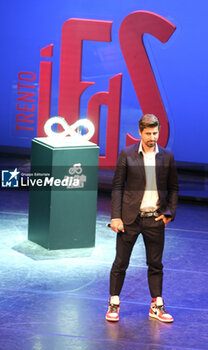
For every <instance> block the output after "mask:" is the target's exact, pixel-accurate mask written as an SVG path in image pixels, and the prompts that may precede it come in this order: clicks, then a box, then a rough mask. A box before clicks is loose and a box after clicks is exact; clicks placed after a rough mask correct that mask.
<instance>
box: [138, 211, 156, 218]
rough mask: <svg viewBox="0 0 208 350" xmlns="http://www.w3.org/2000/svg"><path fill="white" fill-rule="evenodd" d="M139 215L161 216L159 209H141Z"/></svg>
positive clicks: (146, 216) (148, 216)
mask: <svg viewBox="0 0 208 350" xmlns="http://www.w3.org/2000/svg"><path fill="white" fill-rule="evenodd" d="M139 216H141V218H150V217H151V216H154V217H158V216H160V213H158V211H157V210H156V211H140V213H139Z"/></svg>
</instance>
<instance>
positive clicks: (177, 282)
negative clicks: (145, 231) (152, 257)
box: [0, 190, 208, 350]
mask: <svg viewBox="0 0 208 350" xmlns="http://www.w3.org/2000/svg"><path fill="white" fill-rule="evenodd" d="M207 209H208V205H207V203H201V202H187V201H186V202H185V201H184V202H180V203H179V206H178V211H177V217H176V219H175V221H174V222H172V223H171V224H169V225H168V227H167V229H166V241H165V251H164V258H163V263H164V266H165V268H164V292H163V297H164V299H165V304H166V308H167V310H168V311H169V312H170V313H171V314H173V316H174V318H175V322H174V323H173V324H163V323H161V322H159V321H157V320H150V319H149V317H148V312H149V305H150V301H151V298H150V295H149V291H148V286H147V268H146V265H145V252H144V246H143V241H142V238H141V237H139V238H138V241H137V243H136V245H135V248H134V251H133V255H132V258H131V263H130V266H129V269H128V271H127V276H126V280H125V284H124V288H123V291H122V294H121V310H120V321H119V323H109V322H107V321H105V313H106V310H107V304H108V298H109V293H108V289H109V272H110V268H111V265H112V262H113V259H114V255H115V234H114V232H113V231H111V230H110V229H109V228H107V227H106V223H108V222H109V220H110V195H109V193H104V192H99V197H98V210H97V230H96V246H95V248H93V249H78V250H76V251H75V250H72V251H69V250H66V251H57V252H48V251H45V250H43V249H39V248H38V247H34V246H32V245H31V244H30V243H29V242H27V227H28V191H26V190H22V191H20V190H19V191H16V192H15V191H9V190H5V191H1V200H0V250H1V251H0V266H1V269H0V280H1V287H0V293H1V298H0V334H1V335H0V350H68V349H72V350H104V349H105V350H106V349H109V350H111V349H112V350H117V349H118V350H123V349H124V350H130V349H140V350H143V349H145V350H150V349H151V350H153V349H154V350H157V349H158V350H161V349H162V350H166V349H167V350H170V349H172V350H173V349H174V350H175V349H183V350H185V349H187V350H190V349H207V348H208V345H207V344H208V331H207V329H208V308H207V299H206V298H207V286H208V260H207V252H208V210H207ZM44 252H45V253H44Z"/></svg>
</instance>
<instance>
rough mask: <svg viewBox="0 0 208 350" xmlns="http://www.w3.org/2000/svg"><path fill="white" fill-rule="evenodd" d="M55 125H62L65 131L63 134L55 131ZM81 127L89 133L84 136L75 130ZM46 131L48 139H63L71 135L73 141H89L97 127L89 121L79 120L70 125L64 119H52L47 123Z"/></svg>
mask: <svg viewBox="0 0 208 350" xmlns="http://www.w3.org/2000/svg"><path fill="white" fill-rule="evenodd" d="M54 124H59V125H61V126H62V128H63V129H64V130H63V131H61V132H56V131H53V130H52V126H53V125H54ZM79 126H83V127H84V128H86V129H87V130H88V132H87V133H86V134H84V135H82V134H79V133H77V132H76V131H75V130H76V129H77V128H78V127H79ZM44 130H45V133H46V135H47V136H48V137H56V138H63V137H66V136H68V135H70V136H71V137H72V138H73V139H76V140H85V141H88V140H90V139H91V137H92V136H93V135H94V132H95V127H94V125H93V123H92V122H91V121H90V120H89V119H79V120H77V121H76V122H75V123H74V124H72V125H69V124H68V123H67V122H66V120H65V119H64V118H62V117H52V118H49V119H48V120H47V122H46V123H45V125H44Z"/></svg>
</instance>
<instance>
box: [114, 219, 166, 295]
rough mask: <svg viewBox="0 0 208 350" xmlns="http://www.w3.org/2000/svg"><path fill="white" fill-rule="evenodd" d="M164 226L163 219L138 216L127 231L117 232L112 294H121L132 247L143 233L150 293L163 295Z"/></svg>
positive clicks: (126, 226) (127, 227)
mask: <svg viewBox="0 0 208 350" xmlns="http://www.w3.org/2000/svg"><path fill="white" fill-rule="evenodd" d="M164 227H165V226H164V223H163V220H159V221H155V217H149V218H146V217H145V218H141V217H140V216H138V217H137V219H136V221H135V222H134V223H133V224H131V225H125V232H119V233H118V234H117V242H116V258H115V261H114V263H113V266H112V269H111V273H110V295H120V292H121V289H122V286H123V283H124V279H125V275H126V269H127V267H128V266H129V260H130V257H131V253H132V249H133V247H134V244H135V243H136V240H137V237H138V235H139V233H141V234H142V236H143V240H144V244H145V249H146V263H147V266H148V284H149V289H150V294H151V297H152V298H156V297H158V296H162V280H163V265H162V254H163V248H164Z"/></svg>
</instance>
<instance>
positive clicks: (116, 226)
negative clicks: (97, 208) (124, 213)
mask: <svg viewBox="0 0 208 350" xmlns="http://www.w3.org/2000/svg"><path fill="white" fill-rule="evenodd" d="M111 229H112V230H113V231H114V232H120V231H122V232H124V224H123V221H122V220H121V219H113V220H111Z"/></svg>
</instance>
